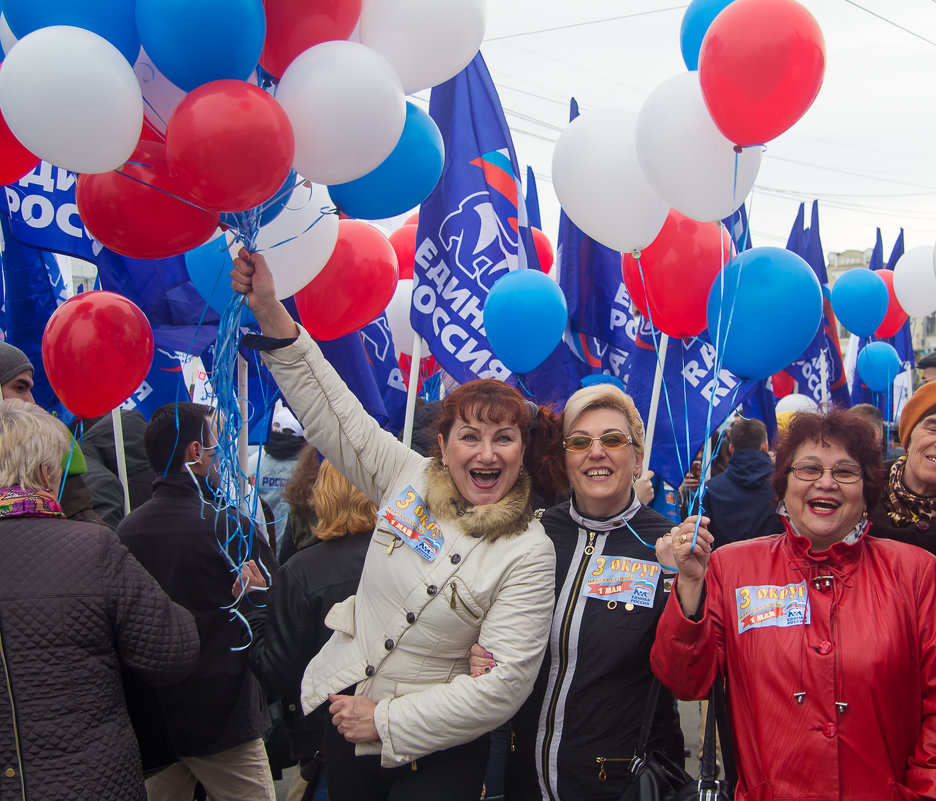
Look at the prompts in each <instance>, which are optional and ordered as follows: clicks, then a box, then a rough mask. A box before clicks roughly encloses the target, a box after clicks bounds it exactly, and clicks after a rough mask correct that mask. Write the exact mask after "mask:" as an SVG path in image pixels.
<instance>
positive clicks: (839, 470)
mask: <svg viewBox="0 0 936 801" xmlns="http://www.w3.org/2000/svg"><path fill="white" fill-rule="evenodd" d="M787 472H788V473H792V474H793V475H794V476H796V477H797V478H798V479H800V481H818V480H819V479H820V478H822V476H823V475H825V473H826V472H829V473H831V474H832V478H834V479H835V480H836V481H837V482H838V483H839V484H855V483H857V482H858V481H861V479H862V478H863V477H864V476H863V475H862V472H861V468H860V467H848V466H842V467H822V466H821V465H818V464H811V463H808V462H807V463H806V464H795V465H793V466H792V467H790V469H789V470H788V471H787Z"/></svg>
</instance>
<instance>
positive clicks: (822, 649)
mask: <svg viewBox="0 0 936 801" xmlns="http://www.w3.org/2000/svg"><path fill="white" fill-rule="evenodd" d="M816 650H817V651H818V652H819V653H820V654H822V655H823V656H826V655H827V654H831V653H832V643H830V642H829V641H828V640H823V641H822V642H821V643H819V647H818V648H816Z"/></svg>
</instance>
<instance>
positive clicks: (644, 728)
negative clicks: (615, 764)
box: [635, 676, 660, 761]
mask: <svg viewBox="0 0 936 801" xmlns="http://www.w3.org/2000/svg"><path fill="white" fill-rule="evenodd" d="M647 689H648V692H647V703H646V704H645V705H644V713H643V721H642V722H641V724H640V735H639V736H638V738H637V749H636V751H635V756H639V757H640V758H641V759H642V760H644V761H646V759H647V746H648V744H649V743H650V731H651V729H652V728H653V719H654V717H655V716H656V708H657V702H658V701H659V698H660V680H659V679H658V678H657V677H656V676H654V677H653V680H652V681H651V682H650V686H649V687H648V688H647Z"/></svg>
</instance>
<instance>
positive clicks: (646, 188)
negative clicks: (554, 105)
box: [552, 108, 669, 253]
mask: <svg viewBox="0 0 936 801" xmlns="http://www.w3.org/2000/svg"><path fill="white" fill-rule="evenodd" d="M636 127H637V115H636V114H635V113H634V112H633V111H630V110H628V109H625V108H600V109H595V110H594V111H587V112H585V113H583V114H581V115H580V116H579V117H576V118H575V119H574V120H573V121H572V123H571V124H570V125H569V127H568V128H566V129H565V130H564V131H563V132H562V135H561V136H560V137H559V141H558V142H556V149H555V150H554V151H553V160H552V177H553V187H554V188H555V190H556V195H557V196H558V198H559V203H560V204H561V205H562V208H563V210H564V211H565V213H566V214H568V215H569V219H570V220H572V222H573V223H575V224H576V225H577V226H578V227H579V228H581V229H582V230H583V231H584V232H585V233H586V234H588V236H590V237H591V238H592V239H596V240H598V241H599V242H601V244H603V245H607V246H608V247H609V248H613V249H615V250H620V251H622V252H627V253H629V252H631V251H634V250H641V249H643V248H645V247H646V246H647V245H649V244H650V243H651V242H652V241H653V240H654V239H656V236H657V234H659V233H660V229H662V228H663V223H664V222H665V221H666V215H667V214H668V213H669V205H668V204H667V202H666V201H665V200H664V199H663V198H662V197H660V195H659V193H658V192H657V191H656V190H655V189H654V188H653V187H652V186H651V185H650V182H649V181H648V180H647V178H646V176H645V175H644V173H643V170H642V169H641V168H640V164H639V162H638V160H637V148H636V146H635V144H634V130H635V128H636Z"/></svg>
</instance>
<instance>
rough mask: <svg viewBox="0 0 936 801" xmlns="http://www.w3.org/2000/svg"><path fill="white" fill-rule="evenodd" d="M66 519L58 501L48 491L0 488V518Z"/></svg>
mask: <svg viewBox="0 0 936 801" xmlns="http://www.w3.org/2000/svg"><path fill="white" fill-rule="evenodd" d="M4 517H65V513H64V512H63V511H62V507H61V506H59V502H58V499H57V498H56V497H55V496H54V495H53V494H52V493H51V492H48V491H47V490H29V489H23V488H22V487H2V488H0V518H4Z"/></svg>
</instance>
